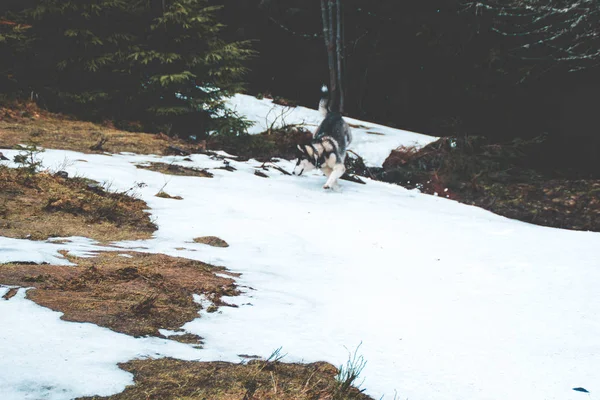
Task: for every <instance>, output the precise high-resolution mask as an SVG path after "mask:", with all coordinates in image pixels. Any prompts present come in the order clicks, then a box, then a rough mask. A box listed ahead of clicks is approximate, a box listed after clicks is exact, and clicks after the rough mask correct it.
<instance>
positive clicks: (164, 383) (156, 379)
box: [80, 358, 372, 400]
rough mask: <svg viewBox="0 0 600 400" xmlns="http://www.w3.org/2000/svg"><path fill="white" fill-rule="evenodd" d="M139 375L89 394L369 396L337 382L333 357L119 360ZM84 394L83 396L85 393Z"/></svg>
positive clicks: (199, 399) (225, 398)
mask: <svg viewBox="0 0 600 400" xmlns="http://www.w3.org/2000/svg"><path fill="white" fill-rule="evenodd" d="M119 366H120V367H121V368H122V369H124V370H126V371H129V372H131V373H133V374H134V376H135V378H134V379H135V384H134V385H132V386H129V387H127V389H125V391H123V392H122V393H119V394H116V395H114V396H109V397H88V398H85V399H87V400H91V399H94V400H99V399H111V400H147V399H156V400H158V399H161V400H163V399H164V400H168V399H186V400H204V399H206V400H208V399H210V400H213V399H214V400H267V399H270V400H271V399H278V400H316V399H319V400H369V399H372V398H371V397H368V396H366V395H365V394H363V393H361V392H360V391H359V390H358V389H356V388H353V387H350V388H349V389H348V390H344V389H342V388H341V385H340V384H339V383H338V382H336V380H335V376H336V374H337V370H336V368H335V367H334V366H333V365H331V364H328V363H324V362H320V363H313V364H286V363H281V362H277V361H258V360H252V361H249V362H248V363H247V364H230V363H224V362H210V363H201V362H191V361H179V360H174V359H171V358H165V359H159V360H134V361H130V362H127V363H123V364H120V365H119ZM80 400H83V399H80Z"/></svg>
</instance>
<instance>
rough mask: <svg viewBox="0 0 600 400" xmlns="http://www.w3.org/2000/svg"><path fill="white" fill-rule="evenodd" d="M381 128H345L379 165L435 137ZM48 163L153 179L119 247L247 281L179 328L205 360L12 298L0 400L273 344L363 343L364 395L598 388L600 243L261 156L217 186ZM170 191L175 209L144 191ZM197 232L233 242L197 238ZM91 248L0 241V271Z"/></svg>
mask: <svg viewBox="0 0 600 400" xmlns="http://www.w3.org/2000/svg"><path fill="white" fill-rule="evenodd" d="M240 98H241V99H242V100H243V101H240V103H244V102H247V103H248V104H246V105H244V107H247V109H251V110H254V113H255V115H254V116H252V115H250V117H251V118H256V119H259V117H260V115H261V112H262V113H264V112H265V110H266V111H267V112H268V110H267V108H263V107H264V105H265V104H266V103H265V101H258V100H252V99H251V98H248V97H247V96H246V97H240ZM252 104H254V105H255V106H252ZM244 112H245V113H247V114H251V112H250V111H244ZM298 112H299V113H301V112H303V111H302V110H300V111H298ZM313 113H314V111H313ZM313 113H310V112H306V115H308V116H312V115H313ZM290 118H291V117H290ZM294 118H299V119H302V118H304V117H302V116H295V117H294ZM263 119H264V116H263ZM296 121H297V120H291V122H296ZM360 124H361V125H365V126H366V125H369V126H370V124H367V123H364V122H361V123H360ZM368 129H369V130H370V129H371V128H368ZM388 129H389V128H388ZM386 133H387V134H388V135H386V136H379V135H371V136H372V137H373V138H376V139H377V140H381V141H380V142H368V141H361V137H364V138H366V139H369V140H370V137H371V136H369V137H367V136H366V135H368V134H366V133H364V135H362V134H360V133H359V134H358V135H356V136H357V137H358V139H357V141H356V142H355V143H357V146H362V148H363V152H362V153H360V152H359V153H360V154H363V155H364V154H372V155H373V158H372V159H370V161H371V163H373V164H380V161H382V160H381V158H382V157H383V156H381V155H382V154H384V153H389V150H390V149H391V148H394V147H396V146H398V145H400V144H405V145H410V144H412V142H415V141H416V142H418V141H419V139H423V140H424V141H427V140H431V138H429V139H428V138H427V137H422V135H416V134H411V133H406V132H402V131H394V130H391V129H389V130H386ZM413 135H415V136H413ZM392 137H393V138H394V143H393V145H392V144H391V142H388V140H390V141H391V139H390V138H392ZM366 139H365V140H366ZM421 144H423V143H422V142H421ZM387 146H389V147H387ZM380 147H387V148H385V149H381V148H380ZM1 151H2V152H3V153H4V155H6V156H7V157H9V158H12V156H13V155H14V154H15V152H14V151H10V150H3V149H2V150H1ZM42 156H43V158H44V163H45V165H46V166H48V167H54V166H57V165H60V164H63V162H64V160H65V158H67V159H68V160H71V161H73V163H72V165H71V166H70V167H69V168H68V169H67V171H68V172H69V173H78V174H80V175H84V176H86V177H88V178H91V179H95V180H99V181H105V180H108V181H111V182H112V184H113V188H115V189H128V188H130V187H132V186H133V185H134V184H135V183H136V182H138V183H139V182H144V183H146V184H147V186H145V187H142V188H140V189H139V190H138V193H139V195H140V196H141V198H142V199H144V200H145V201H146V202H147V203H148V205H149V206H150V208H151V213H152V215H153V217H154V218H155V219H156V223H157V224H158V226H159V230H158V231H157V232H156V234H155V235H154V237H153V238H152V239H150V240H146V241H137V242H123V243H119V245H120V246H122V247H126V248H130V249H135V248H143V247H147V248H149V249H150V250H144V251H151V252H160V253H164V254H168V255H177V256H181V257H188V258H192V259H198V260H202V261H205V262H209V263H212V264H215V265H224V266H226V267H227V268H229V269H230V270H231V271H234V272H240V273H242V276H241V277H240V278H239V279H238V284H240V285H243V286H246V287H248V288H247V289H246V291H245V293H244V294H243V295H242V296H239V297H235V298H228V299H225V300H226V301H228V302H233V303H235V304H238V305H239V308H223V309H221V312H217V313H213V314H203V315H202V316H201V318H199V319H196V320H194V321H192V322H190V323H188V324H186V325H185V326H184V328H185V329H186V330H187V331H189V332H191V333H196V334H199V335H200V336H202V337H203V338H205V349H203V350H196V349H193V348H192V347H188V346H186V345H183V344H176V343H171V342H169V341H164V340H158V339H133V338H130V337H127V336H125V335H121V334H116V333H113V332H111V331H109V330H107V329H103V328H98V327H95V326H93V325H90V324H76V323H70V322H64V321H60V320H59V319H58V317H59V313H55V312H52V311H49V310H47V309H44V308H42V307H39V306H37V305H35V304H33V303H32V302H30V301H29V300H26V299H24V297H23V296H24V290H23V289H22V290H20V291H19V294H18V295H17V296H16V297H15V298H13V299H11V300H9V301H4V300H0V393H2V396H0V398H2V399H9V400H12V399H38V398H48V399H68V398H72V397H73V396H76V395H86V394H90V390H91V389H93V390H95V391H96V393H98V394H108V393H115V392H118V391H120V390H122V389H123V388H124V386H125V385H126V384H128V383H129V382H130V381H131V377H130V376H129V374H127V373H124V372H122V371H119V370H118V369H117V367H116V363H117V362H120V361H124V360H127V359H130V358H133V357H136V356H140V355H156V354H159V355H164V356H173V357H181V358H185V359H201V360H205V361H206V360H225V361H239V357H238V354H257V355H261V356H263V357H267V356H269V355H270V354H271V353H272V352H273V350H275V349H277V348H279V347H282V348H283V349H282V352H283V353H287V357H286V358H285V359H284V360H285V361H290V362H291V361H306V362H311V361H317V360H325V361H329V362H332V363H333V364H335V365H341V364H343V363H345V362H346V360H347V359H348V352H349V351H354V350H355V349H356V348H357V346H358V345H359V344H361V343H362V345H361V346H360V348H359V353H360V354H361V355H363V356H364V358H365V360H366V361H367V365H366V368H365V369H364V371H363V376H364V378H365V380H364V385H363V386H364V387H365V388H366V389H367V390H366V392H367V393H368V394H370V395H372V396H373V397H374V398H376V399H379V398H380V397H381V396H385V397H384V399H393V398H394V396H395V394H397V398H398V399H407V398H408V399H411V400H412V399H415V400H418V399H423V400H446V399H448V400H450V399H452V400H455V399H502V400H505V399H561V400H564V399H574V400H577V399H583V398H587V395H586V394H583V393H579V392H575V391H573V390H572V388H575V387H584V388H586V389H587V390H589V391H590V392H591V395H592V398H595V397H596V396H597V395H596V393H598V392H600V372H599V371H600V294H599V293H600V292H599V291H598V288H599V287H600V257H599V255H598V254H599V253H598V251H599V249H600V234H598V233H590V232H575V231H566V230H559V229H553V228H545V227H539V226H534V225H530V224H526V223H522V222H518V221H513V220H509V219H507V218H504V217H500V216H497V215H494V214H492V213H490V212H487V211H485V210H482V209H479V208H476V207H471V206H466V205H463V204H459V203H457V202H454V201H451V200H447V199H443V198H438V197H434V196H428V195H423V194H421V193H419V192H418V191H409V190H406V189H404V188H401V187H398V186H393V185H388V184H384V183H379V182H373V181H367V184H366V185H359V184H355V183H350V182H346V181H342V182H341V185H342V189H341V191H339V192H330V191H324V190H323V189H321V186H322V184H323V182H324V177H323V176H320V174H319V173H316V172H315V173H313V174H309V175H308V176H302V177H295V176H285V175H283V174H281V173H280V172H278V171H276V170H274V169H273V170H270V171H269V172H266V173H267V174H268V175H269V176H270V177H269V178H268V179H265V178H261V177H258V176H255V175H254V174H253V172H254V167H255V166H258V165H259V164H260V163H258V162H255V161H252V160H250V161H248V162H244V163H241V162H235V161H232V162H231V165H233V166H234V167H235V168H237V169H238V170H237V171H235V172H228V171H225V170H218V169H215V170H211V172H213V173H214V174H215V177H214V178H213V179H208V178H197V177H183V176H165V175H162V174H160V173H157V172H152V171H149V170H144V169H138V168H136V167H135V166H134V164H136V163H144V162H150V161H152V162H156V161H163V162H169V163H170V162H175V163H178V164H181V165H185V166H195V167H203V168H215V167H218V166H221V165H222V161H220V160H214V159H210V158H209V157H207V156H204V155H194V156H192V157H191V158H192V161H184V160H183V158H182V157H158V156H140V155H132V154H119V155H114V156H108V155H89V154H80V153H74V152H69V151H60V150H49V151H47V152H45V153H43V154H42ZM75 160H85V161H86V162H83V161H75ZM280 165H281V166H282V167H283V168H285V169H287V170H288V171H289V170H291V169H292V163H289V162H281V163H280ZM165 183H167V185H166V187H165V189H164V190H165V191H166V192H168V193H169V194H171V195H179V196H182V197H183V200H181V201H174V200H170V199H163V198H157V197H155V196H154V194H156V193H157V192H158V191H159V189H161V187H162V186H163V185H164V184H165ZM205 235H213V236H218V237H220V238H222V239H224V240H226V241H227V242H228V243H229V244H230V247H228V248H213V247H209V246H206V245H202V244H197V243H193V242H192V238H194V237H198V236H205ZM94 247H95V246H94V244H93V243H92V242H89V241H86V240H84V239H75V240H74V242H73V243H66V244H65V243H60V244H58V243H57V244H53V243H49V242H30V241H19V240H14V239H5V238H0V262H5V261H7V260H11V259H12V260H16V261H28V260H32V261H38V262H39V261H44V260H48V261H52V262H56V261H55V260H51V259H50V258H51V257H61V256H60V254H59V253H57V251H58V250H60V249H64V248H69V249H70V248H73V249H75V250H76V251H78V252H79V253H80V254H81V253H83V254H85V253H86V252H89V251H90V250H93V249H94ZM182 247H183V248H186V249H187V250H177V248H182ZM250 287H251V288H252V289H249V288H250ZM3 290H4V291H5V290H6V289H0V295H2V294H3ZM57 365H58V366H60V368H57ZM40 377H41V378H40ZM87 379H92V380H93V385H88V383H89V382H87ZM33 382H35V383H33ZM90 388H91V389H90Z"/></svg>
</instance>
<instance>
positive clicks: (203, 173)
mask: <svg viewBox="0 0 600 400" xmlns="http://www.w3.org/2000/svg"><path fill="white" fill-rule="evenodd" d="M136 167H138V168H141V169H148V170H150V171H155V172H160V173H163V174H167V175H179V176H197V177H200V178H212V177H213V174H211V173H210V172H208V171H207V170H205V169H199V168H192V167H184V166H181V165H177V164H167V163H160V162H153V163H148V164H137V165H136Z"/></svg>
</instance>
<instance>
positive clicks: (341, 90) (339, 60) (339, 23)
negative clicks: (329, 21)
mask: <svg viewBox="0 0 600 400" xmlns="http://www.w3.org/2000/svg"><path fill="white" fill-rule="evenodd" d="M336 7H337V18H336V22H337V41H336V50H337V74H336V76H337V88H338V94H339V99H340V100H339V101H340V103H339V105H340V110H339V111H340V113H343V112H344V85H343V76H344V75H343V74H342V63H343V60H344V57H343V53H342V52H343V47H342V5H341V3H340V0H337V1H336Z"/></svg>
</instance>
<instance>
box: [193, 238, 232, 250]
mask: <svg viewBox="0 0 600 400" xmlns="http://www.w3.org/2000/svg"><path fill="white" fill-rule="evenodd" d="M194 242H196V243H202V244H207V245H209V246H212V247H229V244H228V243H227V242H226V241H224V240H223V239H219V238H218V237H216V236H202V237H197V238H194Z"/></svg>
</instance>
